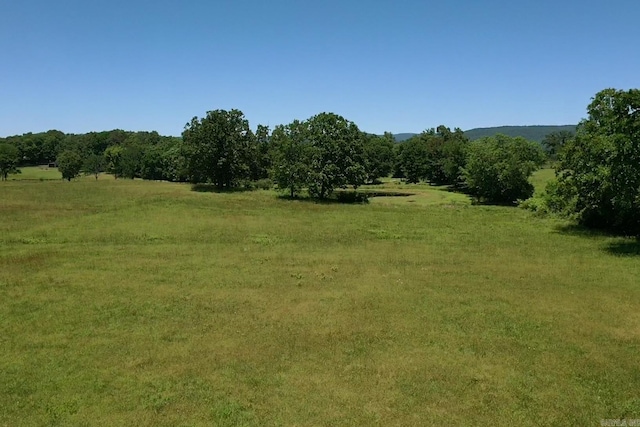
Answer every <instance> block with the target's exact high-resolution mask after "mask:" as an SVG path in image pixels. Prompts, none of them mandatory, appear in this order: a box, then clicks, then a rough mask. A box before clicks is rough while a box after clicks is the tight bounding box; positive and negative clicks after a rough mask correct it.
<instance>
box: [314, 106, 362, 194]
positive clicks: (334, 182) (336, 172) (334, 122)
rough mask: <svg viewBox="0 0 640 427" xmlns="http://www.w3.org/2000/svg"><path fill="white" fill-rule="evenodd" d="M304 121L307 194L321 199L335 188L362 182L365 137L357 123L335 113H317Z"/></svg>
mask: <svg viewBox="0 0 640 427" xmlns="http://www.w3.org/2000/svg"><path fill="white" fill-rule="evenodd" d="M307 124H308V135H307V137H308V140H309V144H310V145H311V149H310V150H311V151H310V167H311V174H310V181H309V194H310V195H311V196H312V197H317V198H319V199H324V198H326V197H328V196H329V195H330V194H331V193H332V192H333V191H334V189H336V188H347V186H352V187H353V188H354V189H355V188H357V187H358V186H360V185H362V184H363V183H364V181H365V178H366V170H365V160H364V141H363V140H364V137H363V134H362V132H360V130H359V129H358V127H357V126H356V124H355V123H353V122H350V121H348V120H346V119H345V118H344V117H341V116H339V115H337V114H334V113H320V114H318V115H316V116H313V117H312V118H310V119H309V120H308V121H307Z"/></svg>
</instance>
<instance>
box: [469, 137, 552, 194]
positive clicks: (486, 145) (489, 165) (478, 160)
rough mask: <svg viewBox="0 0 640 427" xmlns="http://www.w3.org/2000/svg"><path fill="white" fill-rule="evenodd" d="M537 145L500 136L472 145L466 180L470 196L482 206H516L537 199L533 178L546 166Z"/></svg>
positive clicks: (519, 139) (519, 138)
mask: <svg viewBox="0 0 640 427" xmlns="http://www.w3.org/2000/svg"><path fill="white" fill-rule="evenodd" d="M544 158H545V157H544V153H543V152H542V149H541V148H540V146H539V145H538V144H536V143H533V142H529V141H527V140H525V139H524V138H521V137H515V138H512V137H508V136H505V135H496V136H494V137H487V138H483V139H480V140H478V141H474V142H473V143H471V144H470V145H469V148H468V157H467V165H466V167H465V169H464V176H465V180H466V185H467V187H468V190H469V193H470V194H471V195H473V196H475V197H476V199H477V200H479V201H481V202H488V203H514V202H516V201H517V200H518V199H522V200H524V199H528V198H529V197H531V195H533V190H534V188H533V185H532V184H531V183H530V182H529V176H530V175H531V174H532V173H533V172H534V171H535V170H536V169H538V168H539V167H540V166H541V165H542V163H543V162H544Z"/></svg>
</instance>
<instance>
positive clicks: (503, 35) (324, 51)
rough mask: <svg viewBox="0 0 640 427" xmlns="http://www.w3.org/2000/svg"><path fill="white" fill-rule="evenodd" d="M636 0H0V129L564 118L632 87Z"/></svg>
mask: <svg viewBox="0 0 640 427" xmlns="http://www.w3.org/2000/svg"><path fill="white" fill-rule="evenodd" d="M639 17H640V2H638V1H637V0H609V1H607V2H605V1H602V0H600V1H591V0H582V1H577V0H575V1H574V0H565V1H562V0H556V1H547V0H538V1H528V0H523V1H513V0H509V1H507V0H478V1H461V0H450V1H439V2H435V1H427V0H423V1H413V0H406V1H403V2H400V1H391V0H370V1H367V2H365V1H359V2H356V1H349V0H342V1H335V0H325V1H320V2H318V1H316V2H308V1H304V0H298V1H294V0H271V1H264V0H263V1H257V0H256V1H253V0H236V1H231V0H229V1H213V0H212V1H195V0H183V1H177V0H176V1H168V0H128V1H122V0H108V1H107V0H94V1H91V0H82V1H77V0H58V1H55V2H54V1H51V0H46V1H45V0H20V1H8V0H6V1H3V2H1V3H0V55H1V58H2V61H1V62H0V64H1V65H0V136H7V135H13V134H21V133H25V132H40V131H45V130H48V129H59V130H62V131H64V132H68V133H81V132H88V131H100V130H109V129H114V128H120V129H126V130H157V131H158V132H160V133H161V134H164V135H179V134H180V133H181V132H182V130H183V128H184V125H185V123H187V121H189V120H190V119H191V118H192V117H193V116H198V117H201V116H203V115H204V114H205V113H206V111H208V110H214V109H218V108H222V109H231V108H237V109H240V110H242V111H243V112H244V113H245V116H246V117H247V119H249V121H250V124H251V127H252V128H255V127H256V126H257V125H258V124H259V123H260V124H267V125H270V126H271V127H272V128H273V126H274V125H276V124H280V123H289V122H291V121H292V120H293V119H306V118H308V117H310V116H312V115H314V114H317V113H320V112H323V111H330V112H335V113H337V114H340V115H342V116H344V117H346V118H347V119H349V120H352V121H354V122H355V123H356V124H357V125H358V126H359V127H360V129H362V130H364V131H367V132H375V133H381V132H383V131H391V132H394V133H398V132H420V131H422V130H424V129H426V128H431V127H435V126H438V125H440V124H445V125H447V126H450V127H461V128H462V129H470V128H474V127H488V126H499V125H531V124H571V123H577V122H578V121H579V120H580V119H581V118H583V117H584V116H585V115H586V112H585V111H586V106H587V104H588V103H589V101H590V98H591V97H592V96H593V95H595V93H596V92H598V91H599V90H601V89H604V88H607V87H615V88H618V89H629V88H632V87H638V86H639V84H638V79H639V78H640V53H639V52H640V27H638V20H639Z"/></svg>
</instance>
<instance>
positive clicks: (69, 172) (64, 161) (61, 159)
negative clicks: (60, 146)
mask: <svg viewBox="0 0 640 427" xmlns="http://www.w3.org/2000/svg"><path fill="white" fill-rule="evenodd" d="M57 163H58V170H59V171H60V173H61V174H62V178H64V179H66V180H67V181H71V180H72V179H73V178H75V177H76V176H78V175H79V174H80V171H81V170H82V157H80V154H78V153H77V152H75V151H71V150H67V151H63V152H62V153H60V155H59V156H58V160H57Z"/></svg>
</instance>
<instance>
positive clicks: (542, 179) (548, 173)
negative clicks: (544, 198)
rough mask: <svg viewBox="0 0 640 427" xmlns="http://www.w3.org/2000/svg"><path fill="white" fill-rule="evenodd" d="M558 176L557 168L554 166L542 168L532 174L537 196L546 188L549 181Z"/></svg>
mask: <svg viewBox="0 0 640 427" xmlns="http://www.w3.org/2000/svg"><path fill="white" fill-rule="evenodd" d="M555 177H556V170H555V169H552V168H545V169H540V170H538V171H536V172H534V173H533V175H532V176H531V183H532V184H533V187H534V188H535V196H539V195H540V194H541V193H542V192H543V191H544V190H545V186H546V185H547V182H549V181H550V180H552V179H555Z"/></svg>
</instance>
